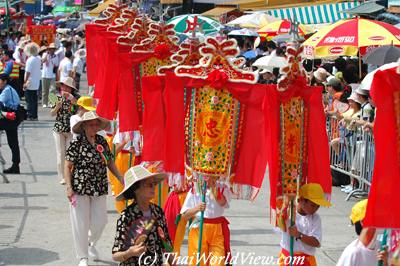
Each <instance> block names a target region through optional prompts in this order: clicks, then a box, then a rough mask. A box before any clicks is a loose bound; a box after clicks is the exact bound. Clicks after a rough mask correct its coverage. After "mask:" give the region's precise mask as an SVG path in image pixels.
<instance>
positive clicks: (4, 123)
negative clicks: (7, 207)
mask: <svg viewBox="0 0 400 266" xmlns="http://www.w3.org/2000/svg"><path fill="white" fill-rule="evenodd" d="M8 78H9V77H8V75H7V74H4V73H1V74H0V91H1V92H0V109H1V111H3V112H16V111H17V109H18V106H19V104H20V100H19V97H18V94H17V92H16V91H15V90H14V89H13V88H12V87H11V86H10V85H8V84H7V81H8ZM0 130H4V131H5V132H6V136H7V142H8V146H9V147H10V149H11V153H12V166H11V167H10V168H8V169H5V170H4V171H3V172H4V173H5V174H19V173H20V171H19V163H20V151H19V143H18V122H17V121H16V120H15V119H14V120H10V119H7V118H5V117H3V116H2V117H1V119H0Z"/></svg>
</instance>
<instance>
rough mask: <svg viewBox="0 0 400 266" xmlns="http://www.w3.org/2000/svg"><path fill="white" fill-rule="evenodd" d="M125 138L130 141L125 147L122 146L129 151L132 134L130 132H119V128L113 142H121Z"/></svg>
mask: <svg viewBox="0 0 400 266" xmlns="http://www.w3.org/2000/svg"><path fill="white" fill-rule="evenodd" d="M124 140H128V142H127V143H126V144H125V146H124V147H122V150H124V151H129V149H130V148H131V146H132V145H131V143H132V142H131V136H130V133H129V132H119V130H117V132H116V133H115V135H114V138H113V143H114V144H120V143H122V142H123V141H124Z"/></svg>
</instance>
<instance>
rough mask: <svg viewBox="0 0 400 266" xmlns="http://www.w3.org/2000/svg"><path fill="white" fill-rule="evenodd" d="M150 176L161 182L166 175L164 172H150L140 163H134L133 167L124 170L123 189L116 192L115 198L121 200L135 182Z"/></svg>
mask: <svg viewBox="0 0 400 266" xmlns="http://www.w3.org/2000/svg"><path fill="white" fill-rule="evenodd" d="M150 177H154V178H155V179H156V180H157V182H161V181H162V180H163V179H164V178H166V177H167V175H166V174H163V173H151V172H150V171H149V170H147V169H146V168H144V167H143V166H141V165H136V166H134V167H131V168H129V169H128V171H126V173H125V175H124V184H125V187H124V190H122V191H121V193H119V194H118V196H117V197H116V199H117V200H123V199H125V195H124V194H125V192H126V191H127V190H128V189H129V188H130V187H132V186H133V185H134V184H135V183H137V182H139V181H142V180H146V179H148V178H150Z"/></svg>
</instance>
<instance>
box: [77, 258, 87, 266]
mask: <svg viewBox="0 0 400 266" xmlns="http://www.w3.org/2000/svg"><path fill="white" fill-rule="evenodd" d="M78 266H88V259H87V258H83V259H81V260H80V261H79V265H78Z"/></svg>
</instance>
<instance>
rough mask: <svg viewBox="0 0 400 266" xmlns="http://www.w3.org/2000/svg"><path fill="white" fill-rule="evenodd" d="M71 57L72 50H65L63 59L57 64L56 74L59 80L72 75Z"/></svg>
mask: <svg viewBox="0 0 400 266" xmlns="http://www.w3.org/2000/svg"><path fill="white" fill-rule="evenodd" d="M71 59H72V52H71V51H66V52H65V57H64V59H63V60H61V62H60V64H59V66H58V76H59V78H60V80H65V79H66V78H68V77H72V76H73V75H72V74H73V73H72V70H73V67H72V61H71Z"/></svg>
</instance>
